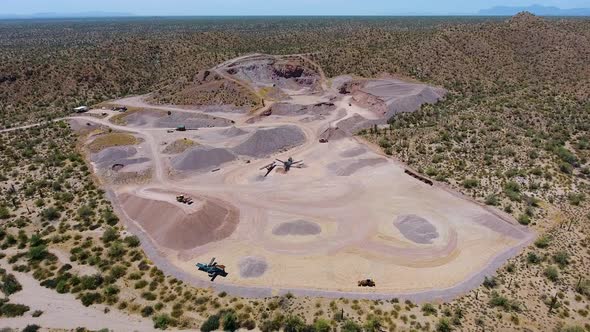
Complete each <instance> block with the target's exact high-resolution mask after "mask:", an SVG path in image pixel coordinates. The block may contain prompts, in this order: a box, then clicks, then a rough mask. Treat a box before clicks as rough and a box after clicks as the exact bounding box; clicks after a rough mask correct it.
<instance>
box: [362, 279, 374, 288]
mask: <svg viewBox="0 0 590 332" xmlns="http://www.w3.org/2000/svg"><path fill="white" fill-rule="evenodd" d="M358 285H359V287H375V281H373V279H364V280H360V281H359V282H358Z"/></svg>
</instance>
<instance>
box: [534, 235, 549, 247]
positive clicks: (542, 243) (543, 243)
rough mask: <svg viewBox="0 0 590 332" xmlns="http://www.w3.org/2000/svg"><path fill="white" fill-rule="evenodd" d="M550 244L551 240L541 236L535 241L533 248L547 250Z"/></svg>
mask: <svg viewBox="0 0 590 332" xmlns="http://www.w3.org/2000/svg"><path fill="white" fill-rule="evenodd" d="M550 243H551V238H550V237H549V236H547V235H543V236H541V237H539V238H538V239H537V240H536V241H535V246H536V247H537V248H542V249H544V248H547V247H549V244H550Z"/></svg>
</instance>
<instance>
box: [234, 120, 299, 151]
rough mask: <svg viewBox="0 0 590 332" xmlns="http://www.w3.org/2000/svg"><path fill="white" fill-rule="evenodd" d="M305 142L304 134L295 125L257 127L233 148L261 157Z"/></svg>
mask: <svg viewBox="0 0 590 332" xmlns="http://www.w3.org/2000/svg"><path fill="white" fill-rule="evenodd" d="M304 142H305V134H304V133H303V132H302V131H301V129H299V128H298V127H296V126H282V127H277V128H269V129H259V130H257V131H256V132H255V133H254V134H252V135H251V136H250V137H249V138H248V139H247V140H246V141H245V142H243V143H242V144H240V145H238V146H236V147H234V148H233V151H234V152H236V153H237V154H240V155H244V156H250V157H257V158H262V157H266V156H269V155H271V154H273V153H277V152H280V151H284V150H287V149H288V148H292V147H294V146H297V145H301V144H303V143H304Z"/></svg>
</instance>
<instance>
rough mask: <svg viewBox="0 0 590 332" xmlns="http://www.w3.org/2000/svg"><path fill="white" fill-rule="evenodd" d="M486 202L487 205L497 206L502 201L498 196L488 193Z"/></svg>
mask: <svg viewBox="0 0 590 332" xmlns="http://www.w3.org/2000/svg"><path fill="white" fill-rule="evenodd" d="M485 203H486V204H487V205H493V206H497V205H498V204H500V202H499V201H498V196H496V195H494V194H491V195H488V196H487V197H486V199H485Z"/></svg>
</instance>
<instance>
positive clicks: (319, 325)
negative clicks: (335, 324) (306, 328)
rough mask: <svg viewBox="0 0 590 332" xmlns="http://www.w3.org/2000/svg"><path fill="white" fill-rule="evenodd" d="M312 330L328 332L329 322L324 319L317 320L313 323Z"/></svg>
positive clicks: (329, 329)
mask: <svg viewBox="0 0 590 332" xmlns="http://www.w3.org/2000/svg"><path fill="white" fill-rule="evenodd" d="M313 330H314V331H315V332H330V331H331V330H332V327H331V326H330V322H328V321H327V320H325V319H318V320H316V321H315V322H314V323H313Z"/></svg>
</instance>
